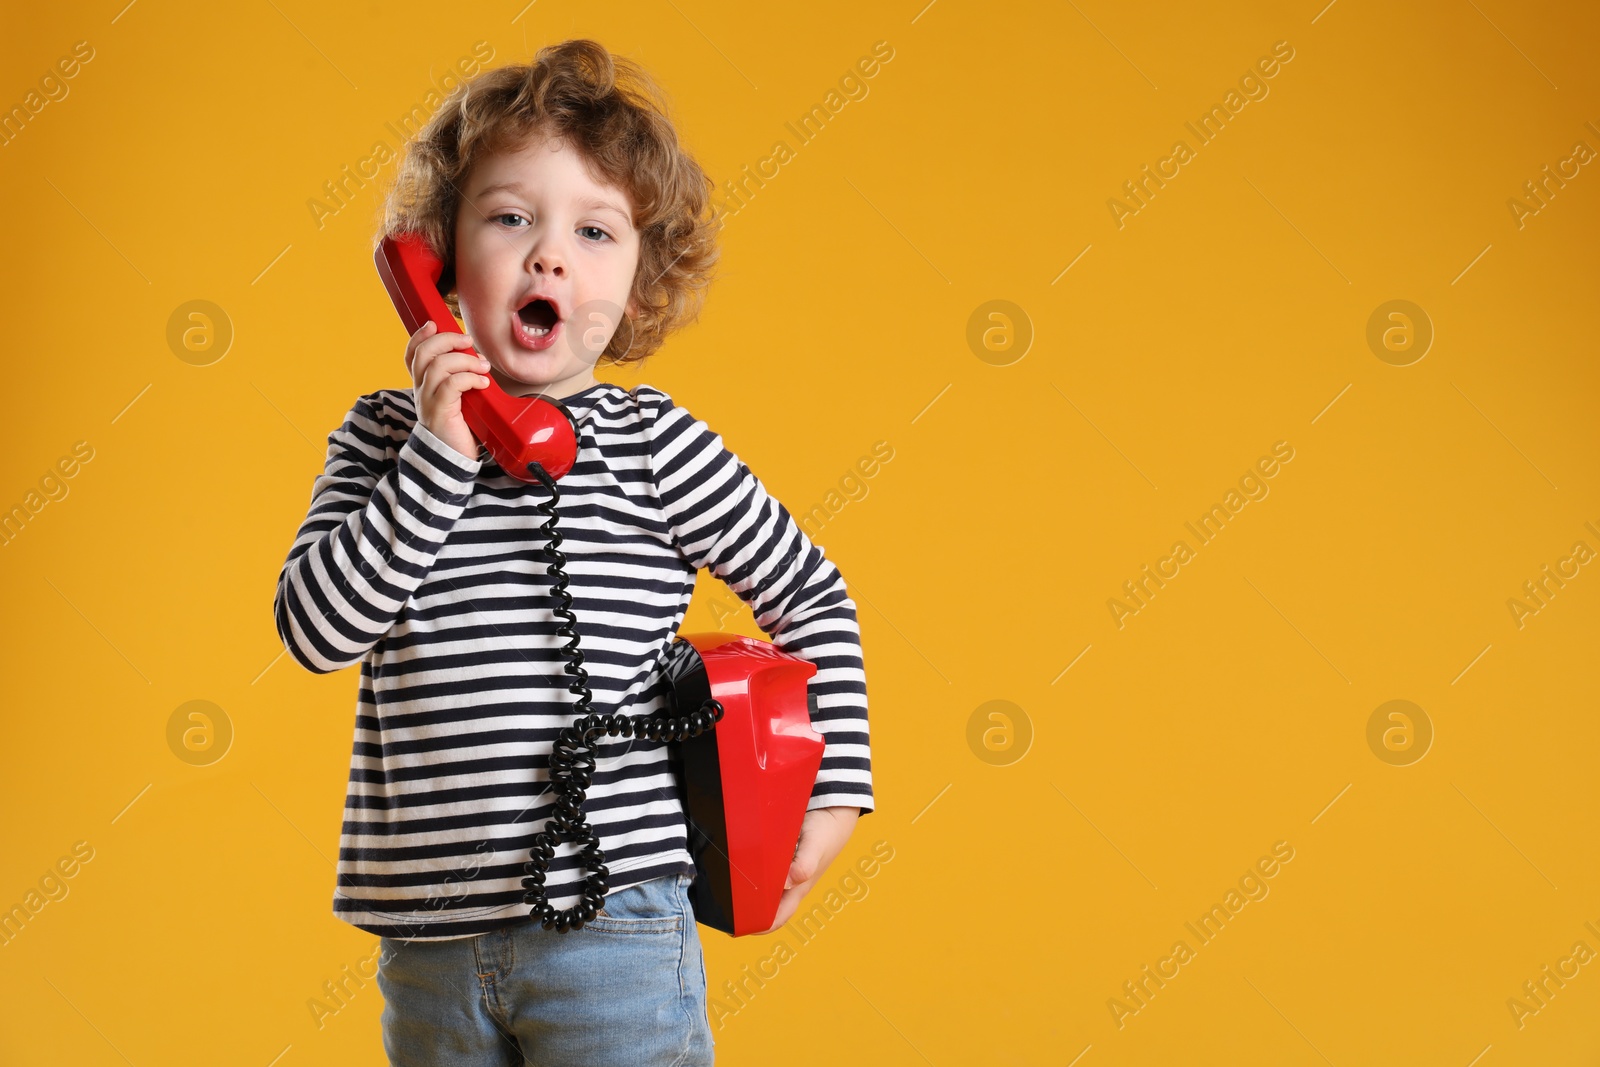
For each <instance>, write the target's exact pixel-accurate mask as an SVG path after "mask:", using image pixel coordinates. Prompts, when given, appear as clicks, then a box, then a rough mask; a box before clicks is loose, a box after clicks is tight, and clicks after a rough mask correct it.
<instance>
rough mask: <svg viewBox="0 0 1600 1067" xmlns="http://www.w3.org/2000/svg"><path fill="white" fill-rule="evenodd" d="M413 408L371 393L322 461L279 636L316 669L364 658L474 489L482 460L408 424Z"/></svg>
mask: <svg viewBox="0 0 1600 1067" xmlns="http://www.w3.org/2000/svg"><path fill="white" fill-rule="evenodd" d="M389 392H391V393H392V392H393V391H389ZM409 415H410V412H409V411H407V412H405V413H401V412H398V411H396V410H395V409H394V407H393V406H391V405H390V404H388V403H386V402H385V400H384V397H383V393H382V392H380V393H373V394H369V395H368V396H364V397H362V398H361V399H359V400H357V401H356V404H355V406H354V407H353V408H352V409H351V410H350V413H349V415H347V416H346V417H345V420H344V424H343V425H342V426H340V427H339V428H338V429H337V430H335V431H333V432H332V433H331V434H329V435H328V456H327V462H326V465H325V468H324V471H323V473H322V474H320V475H318V476H317V478H316V480H315V482H314V483H313V484H312V487H311V507H310V510H309V511H308V513H307V514H306V517H305V520H304V521H303V522H301V524H300V529H299V531H298V532H297V533H296V534H295V539H294V543H293V545H292V547H291V548H290V549H289V558H288V560H287V561H286V562H285V563H284V565H283V570H282V572H281V573H280V574H279V576H278V589H277V594H276V596H275V598H274V601H273V615H274V616H275V618H276V620H277V627H278V636H279V637H280V638H281V639H282V640H283V643H284V647H285V648H287V649H288V650H289V652H290V653H291V654H292V655H293V656H294V658H295V659H296V660H297V661H298V662H299V663H300V664H301V666H303V667H305V668H306V669H308V670H311V671H315V672H316V673H318V674H326V673H329V672H330V671H336V670H339V669H340V668H343V667H348V666H351V665H352V664H355V663H358V662H360V660H361V658H362V657H363V656H365V655H366V653H367V652H368V651H369V650H370V649H371V648H372V647H373V646H374V645H376V644H377V643H378V641H379V640H380V639H382V637H383V635H384V634H386V633H387V632H388V631H389V629H390V628H391V627H392V626H393V625H394V622H395V620H396V618H398V616H399V614H400V611H401V609H402V608H404V607H405V604H406V601H408V600H409V599H410V598H411V596H412V594H413V593H414V592H415V591H416V589H417V587H418V586H419V585H421V583H422V581H423V579H424V578H426V577H427V575H428V571H429V570H430V569H431V567H432V566H433V562H434V559H435V558H436V557H437V555H438V553H439V550H440V549H441V548H442V547H443V546H444V543H445V540H446V538H447V537H448V535H449V533H450V529H451V527H452V525H453V524H454V523H455V521H456V519H457V518H459V517H460V515H461V513H462V511H463V510H465V508H466V504H467V501H468V499H470V497H471V495H472V488H473V483H474V479H475V478H476V476H477V473H478V470H479V468H480V467H481V466H482V460H480V459H469V458H468V457H466V456H464V455H462V454H461V453H460V452H457V451H456V450H455V449H454V448H452V447H451V446H450V445H448V444H446V443H445V442H443V441H442V440H440V439H439V438H438V437H436V436H435V435H434V434H433V433H432V432H431V431H430V430H428V429H427V427H425V426H422V425H421V424H420V423H417V424H415V425H414V426H408V425H407V423H408V421H412V420H409V418H408V417H409ZM402 435H407V436H405V440H404V443H403V444H400V445H399V447H398V451H397V452H396V454H395V455H394V457H393V458H390V456H389V453H390V451H391V450H392V449H394V448H395V446H396V443H397V440H398V438H399V437H400V436H402Z"/></svg>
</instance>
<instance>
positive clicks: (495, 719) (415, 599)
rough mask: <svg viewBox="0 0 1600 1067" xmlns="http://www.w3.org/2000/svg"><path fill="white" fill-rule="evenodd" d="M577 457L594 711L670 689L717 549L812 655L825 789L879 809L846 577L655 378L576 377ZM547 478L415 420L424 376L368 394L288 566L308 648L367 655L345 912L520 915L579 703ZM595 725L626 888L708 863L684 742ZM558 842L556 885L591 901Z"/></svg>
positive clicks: (821, 800) (584, 635) (787, 640)
mask: <svg viewBox="0 0 1600 1067" xmlns="http://www.w3.org/2000/svg"><path fill="white" fill-rule="evenodd" d="M563 403H565V404H566V405H567V407H568V409H569V410H570V411H571V412H572V414H573V416H574V418H575V419H577V421H578V424H579V428H580V434H579V450H578V460H577V463H576V465H575V466H574V467H573V469H572V470H571V472H569V473H568V474H567V475H566V477H564V478H562V479H561V480H560V482H559V483H558V487H559V490H560V503H559V505H558V507H557V514H558V515H559V526H558V529H559V530H560V532H561V535H562V544H561V550H562V552H563V553H565V555H566V559H567V562H566V570H567V574H568V576H569V579H570V584H569V586H568V592H569V593H570V594H571V596H572V601H573V603H572V610H573V612H574V613H575V614H576V615H577V619H578V622H577V628H578V634H579V638H580V642H581V644H580V648H581V649H582V652H583V655H584V667H585V668H586V669H587V670H588V672H589V685H590V689H591V691H592V692H593V694H594V702H593V704H592V705H591V708H592V710H594V711H599V712H606V711H622V712H628V713H631V714H648V713H650V712H653V711H657V710H660V709H662V708H664V707H665V700H666V694H667V688H668V687H667V683H666V680H665V678H664V676H663V674H662V672H661V671H660V669H659V662H660V657H661V656H662V654H663V653H664V651H665V649H666V648H667V646H668V645H669V644H670V643H671V641H672V639H673V637H674V636H675V635H676V633H677V631H678V626H679V624H680V623H681V622H682V621H683V616H684V612H685V611H686V610H687V609H688V606H689V600H690V597H691V595H692V594H693V592H694V585H695V574H696V571H697V570H699V569H700V568H702V567H703V568H708V569H709V570H710V571H711V572H712V573H713V574H715V575H716V576H717V577H718V578H721V579H722V580H723V581H724V582H726V583H727V584H728V586H729V588H731V589H733V590H734V591H735V592H736V593H737V594H738V595H739V596H740V597H741V598H742V599H744V600H745V601H746V602H747V603H749V604H750V606H751V608H752V610H753V611H754V613H755V620H756V623H757V625H759V626H760V627H761V629H762V631H763V632H764V633H766V634H767V635H768V636H769V637H770V638H771V639H772V640H773V641H774V643H775V644H776V645H777V646H778V647H779V648H781V649H783V650H784V651H786V652H789V653H792V654H793V655H796V656H800V657H802V658H804V659H807V660H810V661H812V662H814V663H816V664H817V668H818V670H817V674H816V676H815V677H814V678H813V679H812V681H811V691H812V692H813V693H815V694H816V698H817V710H818V714H817V716H816V718H815V719H814V725H815V727H816V729H817V730H818V731H819V732H820V733H822V734H824V735H825V737H826V739H827V748H826V751H825V753H824V757H823V761H822V769H821V771H820V772H819V773H818V775H817V780H816V785H815V787H814V788H813V790H812V795H811V800H810V801H809V805H808V807H810V808H819V807H827V806H832V805H848V806H852V807H860V808H861V809H862V811H863V813H865V812H868V811H871V810H872V807H873V799H872V775H871V763H870V756H869V750H868V732H867V710H866V678H865V674H864V672H863V667H862V658H861V634H860V628H859V626H858V624H857V620H856V609H855V603H854V601H852V600H851V599H850V597H849V596H848V595H847V594H846V592H845V584H844V579H843V578H842V577H841V576H840V574H839V571H838V569H837V568H836V567H835V566H834V565H833V564H832V563H831V562H830V561H829V560H828V559H827V557H826V556H825V555H824V554H823V552H822V550H821V549H819V548H818V547H817V546H816V545H814V544H812V542H811V541H810V539H809V538H808V537H807V536H806V534H805V532H804V531H802V530H801V529H800V528H799V526H798V525H796V523H795V521H794V519H793V518H792V517H791V516H790V514H789V512H788V510H787V509H786V508H785V507H784V506H783V505H782V504H781V503H780V502H778V501H777V500H775V499H774V498H773V497H771V496H769V495H768V493H767V492H766V490H765V488H764V487H763V485H762V484H761V482H760V480H759V479H758V478H756V476H755V475H754V474H752V473H751V472H750V469H749V468H748V467H747V466H745V465H744V463H742V462H741V461H740V460H739V459H738V457H737V456H736V455H734V454H733V453H732V452H730V451H729V450H728V449H727V448H726V447H725V446H724V445H723V442H722V438H721V436H720V435H718V434H716V433H714V432H713V431H712V430H711V429H710V428H709V427H708V426H707V425H706V423H705V422H704V421H703V420H700V419H697V418H695V417H694V416H693V415H691V414H690V413H689V412H688V411H687V410H686V409H685V408H682V407H679V406H677V405H675V404H674V403H673V401H672V398H671V397H669V396H668V395H667V394H666V393H664V392H662V391H660V390H658V389H655V388H652V387H651V386H648V385H638V386H635V387H634V388H633V389H632V390H625V389H623V388H622V387H620V386H617V385H612V384H609V383H601V384H598V385H595V386H593V387H591V388H589V389H586V390H584V391H583V392H581V393H578V394H576V395H574V396H571V397H566V398H563ZM547 496H548V495H547V494H546V493H545V491H544V490H543V489H542V488H541V487H539V486H537V485H529V484H526V483H523V482H520V481H517V480H515V479H513V478H512V477H511V476H510V475H508V474H506V473H505V471H503V470H502V469H501V468H500V467H499V465H498V464H497V463H496V462H495V461H494V460H493V458H491V457H490V456H488V455H487V454H485V455H484V456H483V457H482V458H481V459H473V458H469V457H467V456H465V455H463V454H461V453H460V452H457V451H456V450H455V449H454V448H452V447H450V446H449V445H447V444H445V443H444V442H443V441H442V440H440V439H439V438H438V437H437V436H435V435H434V434H433V433H432V432H430V431H429V430H428V429H427V428H426V427H423V426H418V425H416V409H415V406H414V402H413V398H412V394H411V390H409V389H382V390H379V391H378V392H376V393H370V394H368V395H366V396H363V397H361V398H360V399H359V400H357V401H356V404H355V407H354V408H352V409H351V411H350V413H349V415H348V416H347V417H346V419H345V421H344V425H343V426H341V427H340V428H339V429H337V430H335V431H334V432H333V433H331V434H329V435H328V458H327V465H326V469H325V470H324V472H323V473H322V474H321V475H319V476H318V477H317V478H316V480H315V482H314V483H313V485H312V490H311V505H310V509H309V512H308V514H307V515H306V518H305V521H304V522H302V523H301V525H300V529H299V531H298V532H297V534H296V535H295V540H294V544H293V546H292V547H291V548H290V550H289V558H288V560H287V562H286V563H285V564H284V568H283V572H282V574H281V575H280V576H279V579H278V589H277V595H276V598H275V601H274V604H273V611H274V614H275V616H276V620H277V627H278V634H279V636H280V637H281V638H282V639H283V642H284V645H285V647H286V648H287V649H288V650H289V652H290V654H291V655H293V656H294V658H295V659H296V660H297V661H298V662H299V663H300V664H301V665H302V666H304V667H306V668H307V669H308V670H311V671H315V672H317V673H327V672H329V671H335V670H339V669H340V668H343V667H348V666H351V665H353V664H355V663H357V662H359V663H360V664H361V684H360V689H359V693H358V699H357V705H356V723H355V736H354V741H353V745H352V751H351V757H350V782H349V791H348V796H347V798H346V801H345V818H344V827H343V831H342V833H341V836H340V841H339V863H338V886H337V889H336V890H335V893H334V902H333V909H334V913H335V914H336V915H337V916H338V917H339V918H341V919H343V920H345V921H346V922H349V923H350V924H352V925H354V926H356V927H359V928H360V929H362V930H366V931H369V932H371V933H375V934H380V935H383V936H386V937H393V938H402V939H408V940H409V939H417V940H443V939H447V938H454V937H466V936H470V935H473V934H478V933H482V932H484V931H486V930H490V929H494V928H496V927H499V926H503V925H506V924H507V923H510V922H513V921H515V920H518V919H521V918H524V917H525V916H526V915H527V907H526V905H524V904H522V902H521V901H522V893H523V890H522V886H521V878H522V876H523V870H522V864H523V862H524V861H525V860H526V858H527V854H528V846H529V843H530V841H531V838H532V835H533V834H535V833H537V832H538V831H539V830H541V829H543V828H544V826H545V823H546V821H547V820H548V818H549V816H550V814H551V811H552V803H551V801H552V799H553V798H552V796H551V794H550V793H549V792H548V783H549V777H548V769H549V768H548V756H549V751H550V743H551V740H552V739H553V738H554V736H555V734H556V732H557V731H558V730H560V729H562V728H563V727H565V726H567V725H568V724H569V723H570V722H571V721H572V719H573V717H574V710H573V708H574V704H575V702H576V700H577V697H576V696H575V695H574V694H573V693H571V692H570V691H569V690H568V689H567V688H566V679H567V675H566V673H565V667H564V664H565V660H564V659H563V657H562V656H561V654H560V648H561V646H562V645H563V644H564V643H565V642H564V641H563V640H561V639H560V638H558V636H557V635H556V633H555V630H556V627H557V626H559V625H560V619H559V618H558V617H557V616H556V615H555V614H554V612H553V610H552V609H553V608H554V607H555V606H556V604H557V598H556V597H555V595H554V594H553V592H552V590H551V584H552V580H551V578H550V576H549V573H548V568H547V564H546V562H545V557H544V554H543V553H542V552H541V551H539V549H540V547H541V546H542V545H544V544H546V543H547V541H546V539H545V538H544V537H543V536H542V535H541V534H540V533H539V532H538V530H539V527H540V526H542V525H543V519H542V518H541V517H540V516H539V515H538V514H537V513H536V512H535V511H534V510H533V505H534V504H535V503H538V502H542V501H544V500H546V499H547ZM672 757H673V750H672V749H671V747H670V746H668V745H667V744H665V743H662V742H651V741H649V740H647V739H643V738H634V739H624V738H611V739H602V741H601V742H600V749H599V758H598V766H597V768H596V770H595V773H594V779H593V784H592V785H591V786H590V788H589V790H588V800H587V801H586V803H585V805H584V811H585V812H586V813H587V815H588V817H589V822H590V824H591V825H592V826H593V827H594V830H595V833H596V834H597V835H598V836H599V838H600V843H601V847H602V848H603V849H604V850H605V853H606V857H607V866H609V867H610V869H611V872H612V875H611V879H610V882H611V887H612V889H613V890H616V889H621V888H623V887H625V886H628V885H632V884H635V883H637V882H641V881H644V880H645V879H648V878H653V877H655V876H657V875H660V874H665V873H669V872H678V871H685V872H686V871H690V870H692V869H693V868H692V864H691V861H690V856H689V853H688V850H687V847H686V846H687V840H686V834H685V828H684V819H683V811H682V808H681V806H680V804H679V801H678V799H677V796H676V792H675V789H674V786H673V779H672V774H671V768H670V766H669V763H668V760H669V758H672ZM575 851H576V850H575V849H574V848H573V846H571V845H570V844H563V845H561V846H560V848H559V849H558V850H557V853H556V858H555V860H554V861H553V862H552V863H551V865H550V882H549V886H550V889H549V898H550V902H551V903H552V904H553V905H555V906H556V907H558V908H563V907H567V906H569V905H571V904H573V903H576V902H577V900H578V895H579V893H580V891H581V882H582V876H583V871H582V870H581V868H579V867H578V865H577V857H576V855H575Z"/></svg>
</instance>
